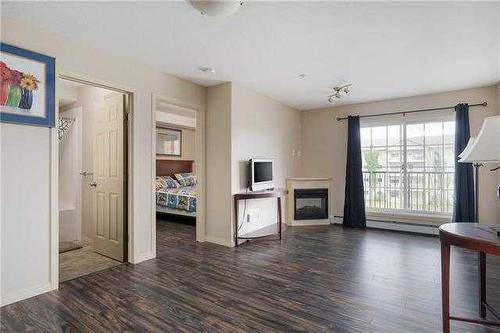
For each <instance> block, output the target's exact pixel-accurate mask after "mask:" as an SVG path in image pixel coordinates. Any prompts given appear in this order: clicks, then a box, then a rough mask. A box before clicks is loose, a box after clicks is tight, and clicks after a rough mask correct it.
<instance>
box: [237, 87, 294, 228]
mask: <svg viewBox="0 0 500 333" xmlns="http://www.w3.org/2000/svg"><path fill="white" fill-rule="evenodd" d="M300 118H301V116H300V111H297V110H295V109H293V108H291V107H288V106H285V105H283V104H280V103H278V102H276V101H275V100H273V99H271V98H269V97H267V96H264V95H262V94H259V93H257V92H255V91H253V90H251V89H248V88H246V87H243V86H241V85H239V84H235V83H233V84H232V113H231V169H232V170H231V179H232V180H231V189H232V193H233V194H234V193H238V192H242V191H244V190H245V189H246V188H247V182H248V160H249V159H251V158H272V159H274V173H275V175H274V177H275V185H276V187H277V188H285V187H286V184H285V179H286V178H287V177H294V176H298V175H299V174H300V168H301V159H300V157H299V156H298V155H299V151H300V150H301V125H300V121H301V119H300ZM241 205H242V206H241V207H240V208H239V212H240V216H239V217H238V222H239V224H241V229H240V233H242V234H243V233H245V232H248V231H253V230H257V229H260V228H262V227H265V226H266V225H269V224H273V223H276V199H261V200H250V201H247V208H246V214H249V215H250V222H249V223H247V219H246V216H243V203H241ZM285 207H286V203H285V202H283V204H282V208H283V214H282V216H283V218H285V216H286V215H285V211H284V209H285ZM242 221H244V222H243V223H242ZM232 226H233V227H234V224H232Z"/></svg>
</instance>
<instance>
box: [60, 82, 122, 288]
mask: <svg viewBox="0 0 500 333" xmlns="http://www.w3.org/2000/svg"><path fill="white" fill-rule="evenodd" d="M58 87H59V118H58V122H57V126H58V140H59V282H64V281H67V280H71V279H74V278H77V277H80V276H83V275H87V274H90V273H94V272H97V271H100V270H103V269H107V268H110V267H114V266H117V265H120V264H121V263H122V262H124V261H126V259H127V258H126V255H127V242H126V234H127V227H126V226H127V225H126V217H127V179H126V174H127V172H126V170H127V124H126V120H127V112H128V111H127V110H128V94H126V93H124V92H119V91H115V90H112V89H107V88H104V87H98V86H94V85H92V84H89V83H86V82H82V81H76V80H72V79H63V78H59V81H58Z"/></svg>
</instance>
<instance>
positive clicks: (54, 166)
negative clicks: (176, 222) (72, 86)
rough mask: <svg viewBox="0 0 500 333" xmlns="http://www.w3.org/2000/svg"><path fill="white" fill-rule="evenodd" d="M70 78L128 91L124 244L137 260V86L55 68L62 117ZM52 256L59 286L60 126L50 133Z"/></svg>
mask: <svg viewBox="0 0 500 333" xmlns="http://www.w3.org/2000/svg"><path fill="white" fill-rule="evenodd" d="M60 79H63V80H68V81H72V82H78V83H82V84H86V85H89V86H93V87H97V88H103V89H107V90H110V91H114V92H118V93H122V94H124V95H126V101H125V110H124V112H125V115H124V117H126V119H127V121H126V122H124V136H125V138H124V154H125V155H124V162H125V166H124V170H127V176H126V177H125V179H124V181H125V186H124V191H125V193H124V201H125V204H124V208H125V210H126V212H125V214H124V216H125V221H124V236H125V242H124V246H126V251H125V254H126V262H134V259H135V258H134V248H133V240H134V235H133V231H134V228H133V225H132V224H133V219H132V216H131V214H132V209H131V208H132V207H133V201H132V196H131V195H130V193H132V184H133V182H132V180H133V179H132V177H133V172H132V171H133V170H132V165H133V163H132V162H133V159H132V158H133V152H132V151H131V147H132V142H131V140H132V134H133V112H134V94H135V90H134V89H130V88H127V87H123V86H120V85H117V84H114V83H109V82H103V81H100V80H97V79H94V78H92V77H89V76H86V75H82V74H80V73H78V74H77V73H71V72H67V71H63V70H58V69H56V101H57V103H56V114H55V117H56V119H58V117H59V97H60V96H59V80H60ZM51 146H52V148H51V190H50V192H51V195H50V197H51V202H52V204H51V213H50V215H51V221H53V222H52V223H51V230H50V234H51V237H50V239H51V244H50V250H51V256H50V275H51V279H50V284H51V286H50V287H51V289H52V290H53V289H58V288H59V195H58V191H59V141H58V139H57V126H55V127H54V128H52V133H51Z"/></svg>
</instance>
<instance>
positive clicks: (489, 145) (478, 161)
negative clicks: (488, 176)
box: [458, 116, 500, 236]
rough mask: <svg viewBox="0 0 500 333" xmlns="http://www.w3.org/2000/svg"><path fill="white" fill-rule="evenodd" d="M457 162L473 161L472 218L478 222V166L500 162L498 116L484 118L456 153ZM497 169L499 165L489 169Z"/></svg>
mask: <svg viewBox="0 0 500 333" xmlns="http://www.w3.org/2000/svg"><path fill="white" fill-rule="evenodd" d="M458 162H459V163H473V166H474V171H475V181H474V182H475V187H474V209H475V211H474V218H475V222H479V219H478V217H479V205H478V203H479V168H480V167H481V166H483V164H489V163H500V116H494V117H488V118H486V119H484V122H483V126H482V127H481V130H480V131H479V134H478V136H477V137H475V138H474V137H471V138H470V139H469V142H468V143H467V146H466V147H465V149H464V150H463V151H462V152H461V153H460V154H459V155H458ZM498 169H500V167H496V168H494V169H491V171H495V170H498ZM497 195H498V196H499V197H500V186H498V187H497ZM497 223H498V222H497ZM497 235H498V236H500V230H498V231H497Z"/></svg>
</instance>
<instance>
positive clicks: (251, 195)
mask: <svg viewBox="0 0 500 333" xmlns="http://www.w3.org/2000/svg"><path fill="white" fill-rule="evenodd" d="M286 194H287V191H286V190H281V189H274V190H272V191H255V192H244V193H237V194H235V195H233V198H234V244H235V246H236V247H238V246H239V240H250V239H264V238H267V237H269V236H275V235H278V236H279V238H278V239H279V240H281V197H282V196H283V195H286ZM264 198H276V199H277V203H278V205H277V207H278V208H277V221H276V223H277V226H278V228H277V229H278V232H277V233H271V234H269V233H266V232H259V231H257V232H250V233H248V234H245V235H238V213H239V211H238V203H239V201H240V200H251V199H264Z"/></svg>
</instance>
